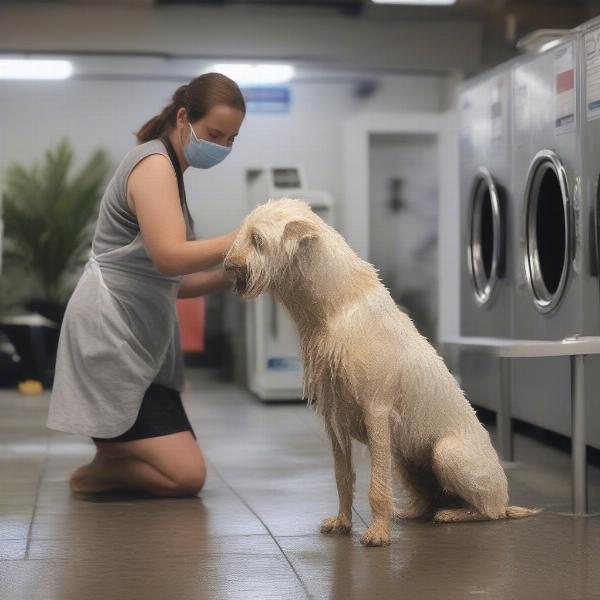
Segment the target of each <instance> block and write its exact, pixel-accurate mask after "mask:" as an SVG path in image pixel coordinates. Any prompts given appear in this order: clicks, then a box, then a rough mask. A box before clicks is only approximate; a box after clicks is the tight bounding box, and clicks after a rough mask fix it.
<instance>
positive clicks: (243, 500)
mask: <svg viewBox="0 0 600 600" xmlns="http://www.w3.org/2000/svg"><path fill="white" fill-rule="evenodd" d="M207 462H208V463H209V464H210V466H211V467H212V469H213V470H214V472H215V473H216V474H217V477H219V479H221V481H222V482H223V483H224V484H225V485H226V486H227V487H228V488H229V489H230V490H231V492H232V493H233V494H235V495H236V496H237V497H238V498H239V499H240V501H241V502H242V504H244V506H245V507H246V508H247V509H248V510H249V511H250V512H251V513H252V514H253V515H254V516H255V517H256V518H257V519H258V521H259V522H260V523H261V525H262V526H263V527H264V528H265V530H266V531H267V533H268V534H269V535H270V536H271V539H272V540H273V542H275V544H276V546H277V547H278V548H279V551H280V552H281V554H282V555H283V557H284V558H285V560H286V562H287V563H288V565H289V566H290V569H292V572H293V573H294V575H295V576H296V579H297V580H298V582H299V583H300V585H301V586H302V589H303V590H304V592H305V593H306V596H307V598H312V595H311V594H310V592H309V591H308V589H307V587H306V585H305V583H304V581H302V578H301V577H300V574H299V573H298V571H296V567H294V565H293V564H292V561H291V560H290V558H289V557H288V555H287V554H286V553H285V552H284V550H283V548H282V547H281V544H280V543H279V541H278V540H277V538H276V537H275V536H274V535H273V533H272V532H271V530H270V529H269V527H268V526H267V524H266V523H265V522H264V521H263V520H262V518H261V517H260V515H259V514H258V513H257V512H256V511H255V510H254V508H252V506H251V505H250V504H249V503H248V502H247V501H246V499H245V498H244V497H243V496H242V495H241V494H240V493H239V492H238V491H237V490H236V489H235V488H234V487H233V486H231V484H230V483H229V482H228V481H227V480H226V479H225V477H223V475H221V472H220V471H219V469H217V467H216V466H215V465H214V463H213V462H211V461H209V460H207Z"/></svg>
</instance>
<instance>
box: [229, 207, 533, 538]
mask: <svg viewBox="0 0 600 600" xmlns="http://www.w3.org/2000/svg"><path fill="white" fill-rule="evenodd" d="M224 265H225V268H226V269H227V271H228V272H230V273H231V274H232V277H233V280H234V291H235V292H236V293H238V294H240V295H242V296H243V297H245V298H252V297H255V296H257V295H258V294H260V293H261V292H262V291H263V290H268V291H270V292H271V293H273V294H274V296H275V297H276V298H277V299H278V300H280V301H281V302H283V304H284V305H285V306H286V308H287V310H288V311H289V313H290V315H291V316H292V318H293V320H294V321H295V322H296V325H297V328H298V332H299V336H300V345H301V351H302V358H303V362H304V387H305V395H306V397H307V398H308V401H309V402H310V403H311V404H313V405H314V406H315V408H316V410H317V411H318V412H319V413H320V414H321V415H322V417H323V419H324V422H325V427H326V429H327V432H328V434H329V436H330V438H331V442H332V446H333V454H334V458H335V478H336V483H337V488H338V494H339V511H338V514H337V515H336V516H334V517H331V518H329V519H326V520H325V521H324V522H323V524H322V526H321V531H322V532H324V533H347V532H349V531H350V529H351V526H352V496H353V487H354V472H353V469H352V460H351V443H350V439H351V438H354V439H356V440H359V441H360V442H363V443H365V444H367V445H368V447H369V452H370V456H371V483H370V488H369V501H370V505H371V510H372V522H371V524H370V526H369V528H368V529H367V531H366V532H365V533H364V535H363V536H362V538H361V541H362V542H363V543H364V544H367V545H369V546H379V545H383V544H388V543H389V541H390V521H391V517H392V516H396V517H399V518H419V517H425V516H428V515H434V520H436V521H470V520H487V519H502V518H506V517H513V518H517V517H524V516H528V515H530V514H533V513H534V512H535V511H532V510H528V509H524V508H520V507H509V506H507V502H508V492H507V482H506V476H505V474H504V471H503V469H502V467H501V466H500V463H499V461H498V456H497V454H496V452H495V450H494V448H493V447H492V445H491V443H490V438H489V435H488V433H487V431H486V430H485V429H484V428H483V427H482V425H481V424H480V423H479V421H478V419H477V417H476V416H475V411H474V410H473V409H472V408H471V405H470V404H469V403H468V402H467V400H466V399H465V397H464V395H463V393H462V391H461V389H460V388H459V386H458V385H457V383H456V381H455V379H454V377H453V376H452V375H451V373H450V372H449V371H448V369H447V368H446V366H445V364H444V362H443V360H442V359H441V357H440V356H439V355H438V354H437V353H436V351H435V349H434V348H433V347H432V346H431V345H430V344H429V342H428V341H427V340H426V339H425V338H424V337H423V336H421V335H420V334H419V332H418V331H417V330H416V328H415V327H414V325H413V323H412V321H411V319H410V318H409V317H408V316H407V315H406V314H405V313H403V312H402V311H401V310H399V309H398V307H397V306H396V304H395V303H394V301H393V300H392V298H391V296H390V294H389V292H388V290H387V289H386V288H385V286H384V285H383V284H382V283H381V281H380V280H379V277H378V275H377V271H376V270H375V268H374V267H373V266H372V265H371V264H369V263H367V262H365V261H364V260H362V259H360V258H359V257H358V256H357V255H356V254H355V253H354V252H353V251H352V249H351V248H350V247H349V246H348V244H347V243H346V241H345V240H344V239H343V238H342V236H341V235H340V234H339V233H337V232H336V231H335V229H333V228H332V227H330V226H328V225H327V224H326V223H325V222H324V221H323V220H321V219H320V218H319V217H318V216H317V215H316V214H315V213H314V212H313V211H312V210H311V209H310V207H309V205H308V204H307V203H305V202H302V201H299V200H292V199H287V198H284V199H281V200H276V201H272V200H271V201H269V202H268V203H266V204H263V205H261V206H259V207H257V208H256V209H255V210H254V211H253V212H252V213H250V214H249V215H248V216H247V217H246V219H245V221H244V223H243V224H242V226H241V228H240V232H239V235H238V236H237V238H236V240H235V242H234V244H233V245H232V247H231V249H230V251H229V252H228V253H227V255H226V257H225V262H224ZM393 471H394V472H395V475H396V476H397V477H398V478H399V479H400V481H401V482H402V484H403V487H404V491H405V493H407V495H408V496H409V499H410V500H409V503H408V505H407V506H406V507H405V508H404V510H403V511H394V508H393V502H392V494H391V478H392V472H393ZM442 507H445V508H442Z"/></svg>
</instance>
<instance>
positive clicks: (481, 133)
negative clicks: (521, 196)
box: [458, 64, 512, 409]
mask: <svg viewBox="0 0 600 600" xmlns="http://www.w3.org/2000/svg"><path fill="white" fill-rule="evenodd" d="M510 77H511V70H510V65H508V64H504V65H501V66H500V67H498V68H496V69H494V70H492V71H490V72H487V73H485V74H484V75H481V76H478V77H476V78H473V79H471V80H469V81H467V82H466V83H465V84H464V85H463V87H462V88H461V91H460V94H459V100H458V106H459V133H460V161H459V163H460V222H461V231H460V263H461V264H460V290H461V304H460V332H461V335H477V336H492V337H507V336H510V334H511V329H512V328H511V312H512V311H511V308H512V301H511V298H512V277H511V272H510V269H509V268H508V266H509V265H510V264H511V260H512V258H511V255H510V253H511V251H512V245H511V243H510V241H511V231H510V227H509V223H510V217H511V209H512V206H511V204H512V202H511V198H510V187H511V162H510V148H511V133H512V130H511V124H510V117H511V110H510V105H511V86H510ZM459 368H460V376H461V385H462V387H463V389H464V390H465V392H466V394H467V396H468V397H469V399H470V400H471V402H473V403H474V404H477V405H480V406H485V407H486V408H490V409H495V408H496V406H497V404H498V401H499V398H498V390H499V387H500V386H499V376H500V375H499V362H498V359H496V358H494V357H491V356H488V355H486V354H484V353H480V352H472V351H463V352H462V353H461V355H460V363H459Z"/></svg>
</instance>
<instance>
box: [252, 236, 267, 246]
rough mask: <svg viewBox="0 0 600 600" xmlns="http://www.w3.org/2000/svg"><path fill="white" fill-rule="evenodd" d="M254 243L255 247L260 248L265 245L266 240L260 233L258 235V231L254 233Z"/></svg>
mask: <svg viewBox="0 0 600 600" xmlns="http://www.w3.org/2000/svg"><path fill="white" fill-rule="evenodd" d="M252 243H253V244H254V247H255V248H258V249H259V250H260V249H261V248H262V247H263V246H264V245H265V243H264V240H263V239H262V238H261V237H260V235H258V233H253V234H252Z"/></svg>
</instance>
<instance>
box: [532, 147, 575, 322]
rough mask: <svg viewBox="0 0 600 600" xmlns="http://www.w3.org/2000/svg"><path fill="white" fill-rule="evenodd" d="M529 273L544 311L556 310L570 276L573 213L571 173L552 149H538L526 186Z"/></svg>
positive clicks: (535, 293)
mask: <svg viewBox="0 0 600 600" xmlns="http://www.w3.org/2000/svg"><path fill="white" fill-rule="evenodd" d="M524 217H525V236H524V240H525V247H524V249H523V250H524V259H525V274H526V277H527V281H528V283H529V286H530V289H531V292H532V297H533V302H534V304H535V306H536V308H537V309H538V310H539V311H540V312H550V311H552V310H553V309H555V308H556V307H557V306H558V304H559V303H560V300H561V298H562V296H563V294H564V291H565V288H566V285H567V279H568V276H569V259H570V255H571V252H570V239H571V214H570V202H569V187H568V181H567V174H566V172H565V169H564V167H563V165H562V163H561V161H560V159H559V158H558V156H557V155H556V154H555V153H554V152H552V151H551V150H542V151H540V152H538V153H537V154H536V156H535V158H534V159H533V161H532V162H531V165H530V166H529V172H528V175H527V185H526V187H525V212H524Z"/></svg>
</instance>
